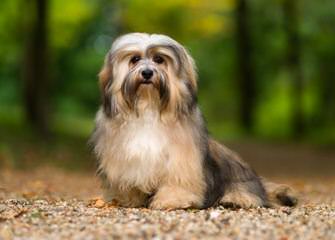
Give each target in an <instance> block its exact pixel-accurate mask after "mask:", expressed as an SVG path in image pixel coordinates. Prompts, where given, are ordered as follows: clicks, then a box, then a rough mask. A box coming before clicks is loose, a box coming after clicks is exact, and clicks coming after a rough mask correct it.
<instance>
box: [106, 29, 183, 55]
mask: <svg viewBox="0 0 335 240" xmlns="http://www.w3.org/2000/svg"><path fill="white" fill-rule="evenodd" d="M153 45H160V46H164V45H175V46H178V45H180V44H179V43H178V42H177V41H175V40H173V39H172V38H170V37H168V36H166V35H163V34H150V35H149V34H147V33H129V34H126V35H123V36H121V37H119V38H117V39H116V40H115V41H114V43H113V45H112V49H111V52H115V51H118V50H119V49H121V48H125V47H129V46H136V47H137V48H139V49H140V50H142V51H145V50H146V49H147V48H148V47H149V46H153Z"/></svg>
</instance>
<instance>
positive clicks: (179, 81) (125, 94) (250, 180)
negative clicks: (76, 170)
mask: <svg viewBox="0 0 335 240" xmlns="http://www.w3.org/2000/svg"><path fill="white" fill-rule="evenodd" d="M99 78H100V82H99V83H100V87H101V92H102V106H101V109H100V110H99V111H98V113H97V116H96V127H95V130H94V132H93V134H92V137H91V143H92V144H93V147H94V152H95V154H96V156H97V159H98V174H99V176H100V177H101V179H102V182H103V189H104V197H105V200H106V201H112V200H113V201H115V202H116V203H117V204H118V205H120V206H124V207H149V208H153V209H184V208H208V207H211V206H214V205H217V204H222V205H224V206H235V207H243V208H250V207H258V206H264V207H267V206H273V205H276V204H281V205H289V206H293V205H295V204H296V203H297V198H296V197H295V195H294V194H292V190H291V189H290V188H289V187H287V186H285V185H279V184H274V183H271V182H267V181H265V180H264V179H263V178H260V177H259V176H258V175H257V174H256V173H255V172H254V171H253V170H252V169H251V168H250V167H249V166H248V165H247V164H246V163H245V162H243V161H242V160H241V159H240V158H239V157H238V156H237V155H236V154H235V153H233V152H232V151H231V150H229V149H228V148H226V147H225V146H224V145H222V144H220V143H218V142H217V141H215V140H213V139H212V138H211V137H210V136H209V134H208V131H207V128H206V124H205V121H204V118H203V116H202V114H201V111H200V109H199V107H198V105H197V74H196V67H195V64H194V61H193V59H192V57H191V56H190V54H189V53H188V51H187V50H186V49H185V48H184V47H183V46H182V45H181V44H179V43H178V42H176V41H175V40H173V39H171V38H170V37H168V36H165V35H160V34H146V33H130V34H126V35H123V36H121V37H119V38H117V39H116V40H115V42H114V43H113V44H112V48H111V50H110V51H109V52H108V54H107V56H106V59H105V63H104V66H103V68H102V70H101V72H100V74H99Z"/></svg>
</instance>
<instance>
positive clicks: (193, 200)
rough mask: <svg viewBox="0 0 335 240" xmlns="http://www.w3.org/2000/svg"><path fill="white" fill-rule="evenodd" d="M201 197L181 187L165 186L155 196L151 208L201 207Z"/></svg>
mask: <svg viewBox="0 0 335 240" xmlns="http://www.w3.org/2000/svg"><path fill="white" fill-rule="evenodd" d="M200 203H201V198H200V197H199V196H197V195H195V194H194V193H191V192H189V191H186V190H184V189H181V188H173V187H164V188H161V189H160V190H159V191H158V192H157V193H156V195H155V196H154V197H153V199H152V201H151V203H150V204H149V208H151V209H162V210H163V209H164V210H173V209H186V208H192V207H196V208H197V207H199V206H200Z"/></svg>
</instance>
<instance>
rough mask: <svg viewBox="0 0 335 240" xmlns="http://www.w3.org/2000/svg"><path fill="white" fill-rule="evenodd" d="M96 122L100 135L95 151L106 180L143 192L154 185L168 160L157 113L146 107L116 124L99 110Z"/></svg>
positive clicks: (149, 190) (165, 139) (165, 141)
mask: <svg viewBox="0 0 335 240" xmlns="http://www.w3.org/2000/svg"><path fill="white" fill-rule="evenodd" d="M97 126H98V127H99V128H100V129H99V130H98V131H99V132H100V134H101V135H100V138H99V140H98V142H99V143H98V144H97V145H96V151H97V153H98V154H99V155H102V157H101V164H100V167H101V168H103V169H104V171H105V172H106V174H107V177H108V180H109V181H110V182H111V183H112V184H113V183H114V184H115V185H118V186H119V188H127V187H137V188H138V189H140V190H141V191H143V192H147V193H150V192H151V191H152V190H153V189H155V188H156V187H157V184H158V183H159V182H160V181H159V179H160V178H162V177H163V175H164V169H166V168H167V164H168V153H167V151H166V149H167V146H168V139H167V137H166V136H167V134H166V133H164V127H163V126H162V122H160V121H159V115H158V114H157V113H155V112H152V111H150V110H148V111H146V112H145V113H144V114H143V116H141V117H137V116H136V115H132V116H130V117H129V119H127V120H126V121H124V122H122V123H121V125H119V123H118V121H115V120H114V121H113V122H112V121H109V120H108V119H106V118H105V117H104V115H103V114H102V113H101V111H100V112H99V113H98V115H97Z"/></svg>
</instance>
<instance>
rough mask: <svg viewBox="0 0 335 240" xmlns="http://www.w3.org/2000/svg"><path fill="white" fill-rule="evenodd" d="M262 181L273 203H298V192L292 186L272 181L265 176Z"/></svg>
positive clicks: (290, 204) (285, 204)
mask: <svg viewBox="0 0 335 240" xmlns="http://www.w3.org/2000/svg"><path fill="white" fill-rule="evenodd" d="M262 183H263V185H264V187H265V191H266V193H267V195H268V199H269V201H270V204H271V205H274V206H276V205H277V206H278V205H279V206H290V207H292V206H296V205H297V204H298V196H297V195H298V194H297V193H296V192H295V191H294V190H293V189H292V188H291V187H289V186H287V185H285V184H278V183H274V182H270V181H268V180H266V179H264V178H262Z"/></svg>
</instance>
